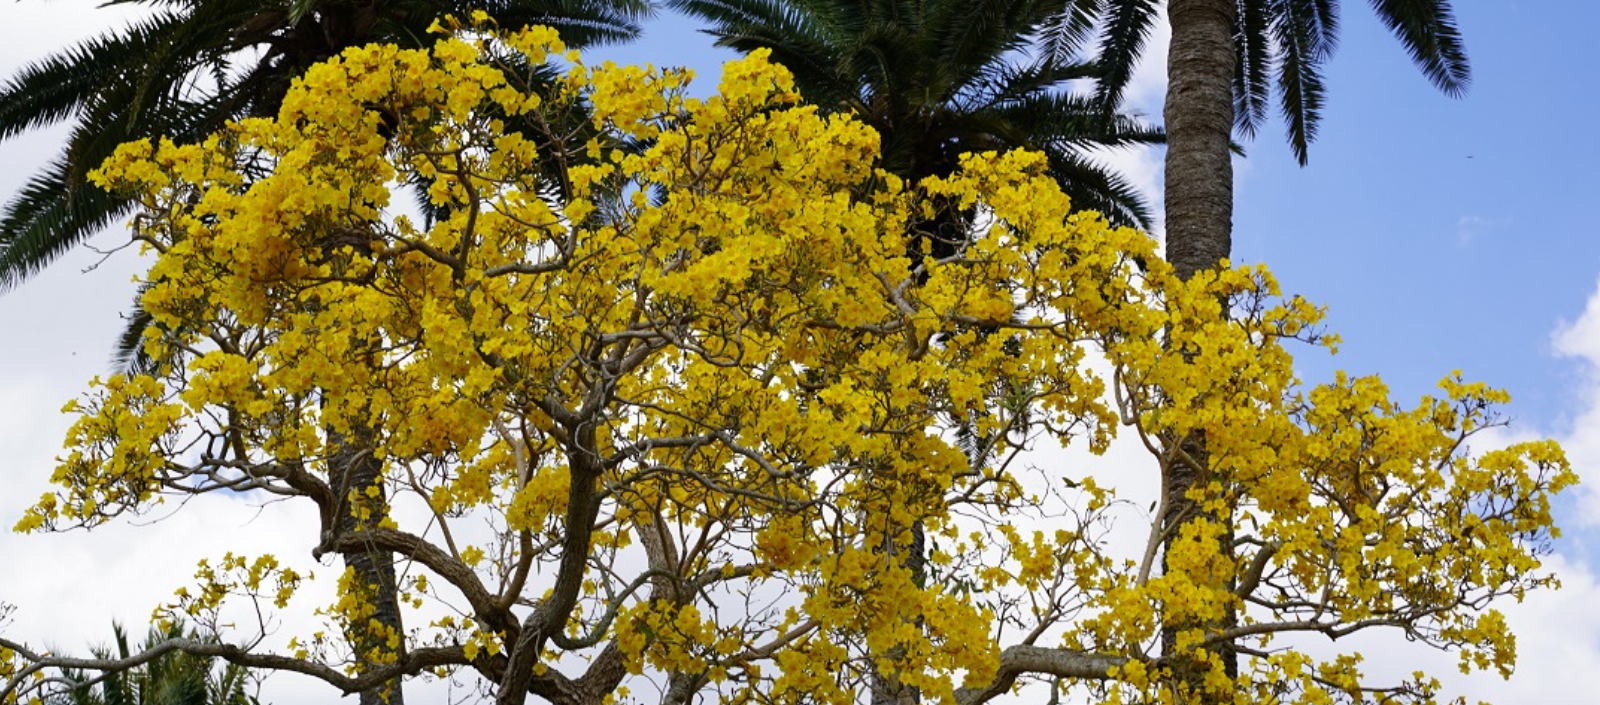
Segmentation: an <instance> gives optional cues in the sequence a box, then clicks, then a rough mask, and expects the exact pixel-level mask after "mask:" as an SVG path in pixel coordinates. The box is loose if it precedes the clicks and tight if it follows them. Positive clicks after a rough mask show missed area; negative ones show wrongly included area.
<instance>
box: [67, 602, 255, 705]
mask: <svg viewBox="0 0 1600 705" xmlns="http://www.w3.org/2000/svg"><path fill="white" fill-rule="evenodd" d="M111 629H112V632H113V634H114V635H115V642H114V643H115V646H116V650H115V651H113V650H111V649H105V648H99V649H95V656H96V657H97V658H120V659H125V658H128V657H129V656H131V655H133V654H134V653H138V651H143V650H147V649H150V648H153V647H155V646H157V645H159V644H161V643H162V642H164V641H168V640H171V639H181V638H189V639H194V640H197V641H215V640H216V638H217V637H216V635H215V634H203V633H201V632H199V631H197V630H192V629H186V628H185V626H184V624H183V623H182V622H174V623H173V624H170V625H168V626H167V627H166V628H164V629H163V628H159V627H151V628H150V631H149V633H148V634H147V635H146V636H145V641H144V643H143V644H142V645H141V646H140V649H139V650H138V651H135V650H134V649H132V648H130V647H129V644H128V635H127V632H125V631H123V629H122V625H120V624H113V625H112V626H111ZM62 675H63V676H64V677H65V678H67V679H68V680H71V681H74V682H76V683H87V682H88V680H89V678H90V676H89V675H88V674H85V673H83V672H81V671H73V670H70V669H68V670H64V671H63V673H62ZM248 686H249V673H248V671H246V670H245V669H244V668H243V667H241V666H236V665H233V664H220V666H219V664H217V663H216V659H215V658H208V657H204V656H195V655H193V654H187V653H184V652H182V651H170V652H167V653H165V654H162V655H160V656H158V657H156V658H154V659H151V660H150V661H148V662H146V663H144V664H143V665H141V666H139V667H137V668H136V669H134V670H132V671H126V672H122V673H109V674H106V675H105V677H104V678H103V679H101V680H100V681H98V682H96V683H93V684H86V685H82V686H80V687H77V688H73V689H72V690H68V691H66V692H63V693H60V694H58V695H56V696H53V697H51V698H49V699H47V702H49V703H50V705H257V701H256V699H255V698H254V697H253V696H251V695H250V693H249V690H248Z"/></svg>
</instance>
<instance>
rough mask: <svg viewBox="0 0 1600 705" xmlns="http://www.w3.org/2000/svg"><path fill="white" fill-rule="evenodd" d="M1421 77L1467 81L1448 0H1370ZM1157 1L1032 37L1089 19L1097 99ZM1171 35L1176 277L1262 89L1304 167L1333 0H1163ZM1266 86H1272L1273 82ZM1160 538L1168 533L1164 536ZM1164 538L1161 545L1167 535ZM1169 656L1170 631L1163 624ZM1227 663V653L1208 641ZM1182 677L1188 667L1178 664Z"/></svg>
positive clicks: (1066, 38)
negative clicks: (1096, 50)
mask: <svg viewBox="0 0 1600 705" xmlns="http://www.w3.org/2000/svg"><path fill="white" fill-rule="evenodd" d="M1371 4H1372V7H1373V9H1374V11H1376V12H1377V13H1378V17H1379V18H1380V19H1381V20H1382V21H1383V22H1384V24H1386V25H1388V27H1389V29H1390V30H1391V31H1392V32H1393V33H1394V35H1395V36H1396V37H1397V38H1398V39H1399V40H1400V43H1401V44H1403V45H1404V46H1405V48H1406V50H1407V51H1408V52H1410V54H1411V58H1412V59H1413V61H1415V62H1416V64H1417V66H1418V67H1419V68H1421V69H1422V72H1423V74H1424V75H1425V76H1427V77H1428V79H1429V80H1430V81H1432V82H1433V84H1434V85H1435V86H1436V87H1438V88H1439V89H1440V90H1441V91H1444V92H1445V93H1446V94H1447V95H1451V96H1456V95H1460V94H1461V93H1462V92H1463V91H1465V90H1466V88H1467V84H1468V83H1469V81H1470V70H1469V68H1468V64H1467V55H1466V51H1465V49H1464V48H1463V45H1462V40H1461V33H1460V32H1459V30H1458V29H1457V27H1456V22H1455V16H1454V13H1453V12H1452V10H1451V7H1450V0H1371ZM1160 5H1161V3H1160V2H1159V1H1158V0H1061V4H1060V5H1058V8H1059V10H1058V12H1057V14H1056V16H1055V18H1053V19H1052V21H1051V22H1050V23H1049V25H1048V27H1047V29H1046V31H1045V32H1044V33H1043V35H1042V37H1043V39H1044V40H1045V42H1046V44H1047V45H1049V47H1048V48H1050V49H1052V50H1054V51H1056V52H1059V51H1066V50H1071V49H1074V48H1076V47H1077V46H1078V45H1079V43H1080V42H1082V41H1084V40H1085V39H1087V38H1088V37H1089V35H1090V34H1092V32H1093V28H1094V27H1096V26H1097V25H1098V26H1099V27H1100V34H1099V42H1098V43H1099V45H1100V56H1099V60H1100V62H1101V64H1102V65H1103V66H1104V67H1105V78H1104V80H1103V81H1102V82H1101V83H1100V98H1101V101H1102V109H1109V107H1110V106H1114V105H1116V104H1117V101H1118V99H1119V98H1120V96H1121V93H1122V91H1123V90H1124V89H1125V88H1126V87H1127V85H1128V81H1129V79H1130V78H1131V77H1132V75H1133V67H1134V64H1135V62H1136V61H1137V59H1138V57H1139V55H1140V53H1141V52H1142V51H1143V49H1144V44H1145V40H1146V38H1147V37H1148V33H1149V30H1150V27H1151V25H1152V23H1153V22H1154V20H1155V16H1156V12H1158V11H1159V8H1160ZM1166 6H1167V20H1168V22H1169V23H1170V25H1171V27H1172V40H1171V44H1170V45H1169V49H1168V57H1167V97H1166V104H1165V106H1164V108H1163V112H1164V119H1165V123H1166V128H1167V135H1168V139H1167V156H1166V177H1165V178H1166V184H1165V186H1166V189H1165V192H1166V193H1165V200H1166V218H1165V225H1166V232H1167V248H1166V256H1167V259H1168V261H1170V262H1171V263H1172V265H1173V267H1174V269H1175V270H1176V271H1177V274H1178V276H1180V277H1182V278H1184V279H1188V278H1190V277H1192V276H1194V275H1195V273H1197V272H1199V271H1202V270H1205V269H1209V268H1212V267H1215V266H1216V265H1217V264H1218V263H1219V262H1220V261H1221V260H1223V259H1225V258H1226V257H1228V256H1229V254H1230V251H1231V249H1232V230H1233V164H1232V158H1231V154H1230V153H1229V152H1230V149H1229V147H1230V138H1231V136H1232V134H1233V131H1234V130H1238V131H1239V132H1240V133H1242V134H1244V135H1246V136H1250V135H1253V134H1254V133H1255V131H1256V129H1257V128H1258V127H1259V126H1260V125H1261V123H1262V122H1264V121H1265V119H1266V114H1267V112H1268V107H1267V106H1268V103H1269V102H1270V101H1271V98H1272V95H1271V94H1272V93H1274V92H1276V93H1277V96H1278V108H1279V111H1280V112H1281V113H1282V115H1283V118H1284V120H1285V121H1286V122H1287V123H1288V125H1287V127H1288V135H1287V136H1288V139H1289V144H1290V147H1291V149H1292V150H1293V152H1294V155H1295V159H1296V160H1298V161H1299V162H1300V164H1301V165H1302V166H1304V165H1305V164H1306V162H1307V158H1308V156H1309V146H1310V143H1311V140H1312V139H1313V138H1315V136H1316V131H1317V123H1318V121H1319V119H1320V118H1321V112H1322V106H1323V102H1324V100H1325V97H1326V96H1325V90H1324V84H1323V78H1322V67H1323V64H1324V63H1325V62H1326V61H1327V60H1328V59H1329V58H1330V57H1331V56H1332V54H1333V50H1334V47H1335V45H1336V44H1337V40H1338V33H1339V3H1338V0H1168V1H1167V3H1166ZM1273 84H1276V86H1277V87H1276V90H1275V91H1274V89H1273ZM1187 445H1188V447H1187V448H1186V450H1188V451H1189V452H1188V457H1191V458H1195V459H1196V460H1197V464H1198V465H1200V466H1201V467H1191V466H1179V467H1177V468H1175V469H1174V470H1173V471H1172V477H1169V478H1167V481H1166V483H1165V484H1166V486H1167V488H1168V496H1167V504H1166V506H1167V512H1166V514H1165V516H1164V517H1163V518H1162V521H1163V523H1165V524H1166V525H1167V527H1166V528H1167V530H1168V531H1169V533H1168V536H1176V535H1177V533H1178V532H1177V528H1178V526H1179V525H1181V524H1182V523H1184V522H1187V521H1192V520H1193V519H1194V518H1195V517H1199V516H1201V515H1202V513H1201V512H1199V511H1197V509H1198V508H1197V507H1196V505H1195V503H1194V502H1193V501H1192V500H1190V499H1188V497H1187V493H1188V491H1189V490H1190V489H1191V488H1192V487H1194V486H1195V485H1196V484H1197V483H1198V482H1200V481H1201V478H1202V477H1204V476H1205V475H1206V468H1205V467H1204V465H1205V464H1206V453H1205V439H1204V438H1203V437H1200V438H1194V439H1190V440H1189V442H1188V443H1187ZM1169 541H1170V539H1169ZM1169 546H1170V543H1169ZM1162 637H1163V638H1162V643H1163V648H1164V650H1165V651H1167V652H1168V653H1169V654H1170V653H1171V651H1172V648H1173V645H1174V640H1175V638H1176V629H1175V628H1174V627H1173V626H1172V625H1167V626H1165V627H1164V628H1163V634H1162ZM1218 651H1219V652H1220V653H1219V655H1220V656H1221V657H1222V659H1223V663H1224V665H1225V667H1226V669H1227V671H1228V673H1229V675H1234V674H1236V673H1237V670H1238V656H1237V654H1236V653H1235V652H1234V651H1233V650H1232V649H1231V648H1228V647H1227V646H1226V645H1223V646H1221V647H1219V648H1218ZM1186 675H1187V677H1193V676H1194V674H1193V673H1189V674H1186Z"/></svg>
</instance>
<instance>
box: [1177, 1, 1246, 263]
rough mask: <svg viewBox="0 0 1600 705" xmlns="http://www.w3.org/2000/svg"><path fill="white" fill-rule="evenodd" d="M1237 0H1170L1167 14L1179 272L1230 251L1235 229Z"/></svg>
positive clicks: (1215, 260)
mask: <svg viewBox="0 0 1600 705" xmlns="http://www.w3.org/2000/svg"><path fill="white" fill-rule="evenodd" d="M1236 12H1237V7H1236V6H1235V5H1234V3H1233V2H1232V0H1171V2H1170V3H1169V4H1168V5H1167V18H1168V20H1169V21H1170V22H1171V24H1172V44H1171V46H1170V48H1169V50H1168V54H1167V81H1168V83H1167V99H1166V106H1165V108H1164V111H1163V119H1164V120H1165V121H1166V128H1167V157H1166V195H1165V198H1166V228H1167V261H1169V262H1171V263H1172V265H1173V266H1174V267H1175V268H1176V269H1177V271H1178V276H1180V277H1182V278H1184V279H1188V278H1189V277H1192V276H1194V273H1195V272H1198V271H1200V270H1202V269H1207V268H1209V267H1212V266H1214V265H1215V264H1216V263H1217V261H1218V260H1221V259H1223V258H1224V257H1227V256H1228V254H1229V250H1230V248H1231V247H1232V242H1233V241H1232V234H1233V162H1232V155H1231V153H1230V152H1229V145H1230V141H1229V138H1230V136H1231V135H1232V131H1233V73H1234V50H1233V28H1234V24H1235V21H1234V17H1235V14H1236Z"/></svg>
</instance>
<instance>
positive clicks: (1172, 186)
mask: <svg viewBox="0 0 1600 705" xmlns="http://www.w3.org/2000/svg"><path fill="white" fill-rule="evenodd" d="M1237 11H1238V6H1237V4H1235V2H1234V0H1170V1H1169V3H1168V5H1167V19H1168V20H1169V22H1170V23H1171V26H1172V43H1171V45H1170V47H1169V49H1168V54H1167V81H1168V83H1167V98H1166V105H1165V107H1164V115H1163V117H1164V119H1165V121H1166V128H1167V156H1166V229H1167V253H1166V254H1167V260H1168V261H1169V262H1171V263H1172V265H1173V267H1174V269H1175V270H1176V271H1177V274H1178V276H1179V277H1181V278H1183V279H1185V280H1187V279H1189V278H1191V277H1193V276H1194V275H1195V273H1197V272H1199V271H1201V270H1205V269H1210V268H1213V267H1215V266H1217V264H1218V263H1219V262H1220V261H1221V260H1223V259H1224V258H1226V257H1228V256H1229V254H1230V251H1231V249H1232V244H1233V162H1232V154H1231V153H1230V151H1229V146H1230V141H1231V140H1230V138H1231V136H1232V132H1233V123H1234V114H1233V109H1234V103H1233V76H1234V70H1235V61H1236V56H1235V54H1234V45H1233V42H1234V37H1233V34H1234V29H1235V27H1236V25H1237ZM1184 445H1185V446H1186V447H1185V450H1186V451H1187V453H1188V456H1189V457H1190V458H1193V459H1194V460H1195V461H1196V465H1191V464H1189V463H1185V462H1179V463H1174V464H1173V465H1172V467H1171V470H1170V476H1169V477H1168V478H1167V483H1166V484H1167V497H1166V500H1167V511H1166V513H1165V514H1164V515H1163V516H1162V517H1160V521H1161V522H1162V524H1163V528H1164V529H1165V531H1166V536H1167V539H1166V542H1165V544H1166V545H1165V547H1166V548H1168V549H1170V547H1171V545H1172V541H1173V540H1174V539H1175V538H1176V537H1177V535H1178V533H1179V528H1180V527H1181V525H1182V524H1183V523H1185V522H1190V521H1194V520H1195V519H1197V518H1199V517H1200V516H1201V513H1200V512H1199V508H1198V507H1196V506H1195V504H1194V502H1192V501H1190V500H1189V499H1188V498H1187V497H1186V493H1187V492H1188V491H1189V490H1190V489H1191V488H1193V487H1195V486H1196V484H1197V483H1201V482H1205V481H1206V476H1207V475H1208V474H1209V473H1208V469H1207V468H1206V467H1205V465H1206V461H1207V453H1206V448H1205V438H1204V436H1197V437H1194V438H1191V439H1187V440H1186V441H1185V442H1184ZM1230 534H1231V532H1230ZM1224 543H1225V544H1229V543H1231V541H1230V540H1228V538H1227V537H1225V538H1224ZM1224 550H1231V547H1230V546H1227V545H1225V546H1224ZM1168 552H1169V551H1163V558H1162V568H1163V571H1164V570H1165V568H1166V557H1165V556H1166V554H1167V553H1168ZM1235 620H1236V617H1235V616H1234V615H1233V614H1231V612H1230V614H1229V615H1228V616H1227V617H1225V618H1224V622H1225V624H1223V625H1205V626H1208V627H1219V626H1220V627H1226V626H1227V623H1232V622H1233V621H1235ZM1195 626H1201V625H1193V624H1174V623H1170V622H1167V621H1165V620H1164V621H1163V624H1162V629H1161V646H1162V653H1163V657H1164V658H1165V659H1167V660H1168V663H1169V665H1171V666H1172V668H1173V671H1174V675H1175V676H1176V677H1177V678H1178V679H1180V680H1186V681H1189V682H1190V683H1191V684H1192V685H1194V684H1198V680H1199V679H1200V678H1201V677H1202V676H1203V673H1201V672H1200V671H1199V669H1198V668H1197V667H1196V666H1197V664H1194V663H1193V661H1192V660H1190V659H1189V658H1186V657H1184V656H1183V655H1182V654H1176V653H1173V652H1174V644H1175V640H1176V636H1177V634H1178V632H1179V631H1180V630H1182V629H1185V628H1193V627H1195ZM1210 648H1212V649H1213V650H1215V651H1216V652H1218V655H1219V656H1220V657H1221V659H1222V662H1223V665H1224V668H1225V669H1226V671H1227V673H1228V675H1229V676H1230V677H1233V676H1237V675H1238V672H1239V656H1238V653H1237V652H1236V651H1234V650H1233V649H1232V648H1231V647H1230V646H1229V645H1227V644H1220V645H1217V646H1214V647H1210ZM1210 700H1211V698H1204V699H1203V700H1202V702H1209V701H1210Z"/></svg>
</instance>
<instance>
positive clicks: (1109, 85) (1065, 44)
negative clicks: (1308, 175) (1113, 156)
mask: <svg viewBox="0 0 1600 705" xmlns="http://www.w3.org/2000/svg"><path fill="white" fill-rule="evenodd" d="M1161 4H1162V3H1161V2H1159V1H1158V0H1061V1H1060V2H1058V5H1057V10H1058V11H1057V13H1056V15H1055V17H1053V18H1052V19H1051V21H1050V22H1049V23H1048V25H1047V31H1046V32H1045V33H1044V34H1043V37H1044V39H1045V41H1046V44H1047V45H1048V46H1047V48H1048V49H1049V50H1050V51H1051V52H1052V53H1055V54H1059V53H1063V52H1072V51H1076V50H1077V49H1079V48H1080V47H1081V45H1082V44H1083V43H1084V42H1085V41H1086V40H1087V39H1089V38H1090V36H1091V35H1092V34H1094V30H1095V28H1096V27H1098V28H1099V36H1098V43H1099V45H1100V52H1099V53H1100V56H1099V61H1100V63H1101V64H1102V65H1103V66H1104V67H1105V79H1104V80H1103V81H1102V82H1101V83H1100V96H1101V99H1102V101H1104V104H1105V105H1116V102H1117V100H1118V99H1119V98H1120V97H1121V95H1122V91H1123V90H1124V89H1125V88H1126V87H1127V85H1128V82H1129V80H1130V79H1131V78H1132V76H1133V68H1134V65H1135V64H1136V63H1137V62H1138V59H1139V56H1140V54H1142V53H1143V51H1144V45H1145V40H1146V39H1147V38H1148V37H1149V33H1150V29H1151V27H1152V25H1153V24H1154V22H1155V18H1156V13H1157V12H1159V11H1160V7H1161ZM1236 4H1237V8H1236V11H1235V16H1234V20H1233V21H1234V32H1233V37H1234V42H1233V44H1234V47H1233V48H1234V66H1235V68H1234V79H1233V95H1234V125H1235V129H1237V130H1238V131H1239V132H1241V133H1242V134H1244V135H1245V136H1254V134H1255V132H1256V130H1257V129H1258V128H1259V127H1260V126H1261V124H1262V123H1263V122H1265V121H1266V117H1267V113H1268V112H1269V110H1270V107H1269V105H1270V103H1271V102H1272V94H1273V93H1276V94H1277V98H1278V109H1279V112H1280V113H1281V114H1282V115H1283V118H1284V121H1285V122H1286V123H1287V133H1288V134H1287V137H1288V140H1289V146H1290V148H1291V149H1292V150H1293V151H1294V156H1295V159H1296V160H1298V161H1299V162H1300V164H1301V166H1304V165H1305V164H1306V161H1307V158H1308V156H1309V153H1308V150H1309V146H1310V143H1311V141H1312V140H1314V139H1315V138H1316V134H1317V123H1318V121H1319V120H1320V119H1321V117H1322V106H1323V103H1324V100H1325V98H1326V86H1325V83H1324V81H1323V66H1324V65H1325V64H1326V63H1327V61H1328V60H1329V59H1330V58H1332V56H1333V51H1334V48H1335V47H1336V46H1337V45H1338V40H1339V0H1237V3H1236ZM1370 4H1371V5H1372V9H1373V11H1374V12H1376V13H1377V15H1378V19H1379V20H1381V21H1382V22H1383V23H1384V24H1385V25H1386V26H1388V28H1389V30H1390V31H1391V32H1393V33H1394V35H1395V37H1396V38H1397V39H1399V40H1400V43H1401V44H1402V45H1403V46H1404V47H1405V49H1406V51H1407V52H1409V53H1410V54H1411V58H1412V60H1413V61H1415V62H1416V64H1417V67H1418V68H1419V69H1421V70H1422V73H1423V75H1425V76H1427V77H1428V80H1429V81H1431V82H1432V83H1433V84H1434V86H1436V87H1438V88H1439V90H1441V91H1443V92H1444V93H1445V94H1446V95H1450V96H1458V95H1460V94H1462V93H1463V92H1464V91H1466V88H1467V85H1468V84H1469V83H1470V82H1471V69H1470V67H1469V66H1468V63H1467V53H1466V49H1465V47H1464V45H1463V43H1462V39H1461V32H1460V30H1459V28H1458V27H1457V26H1456V20H1455V13H1454V12H1453V11H1452V10H1451V7H1450V0H1370ZM1274 84H1275V85H1276V89H1274Z"/></svg>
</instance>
